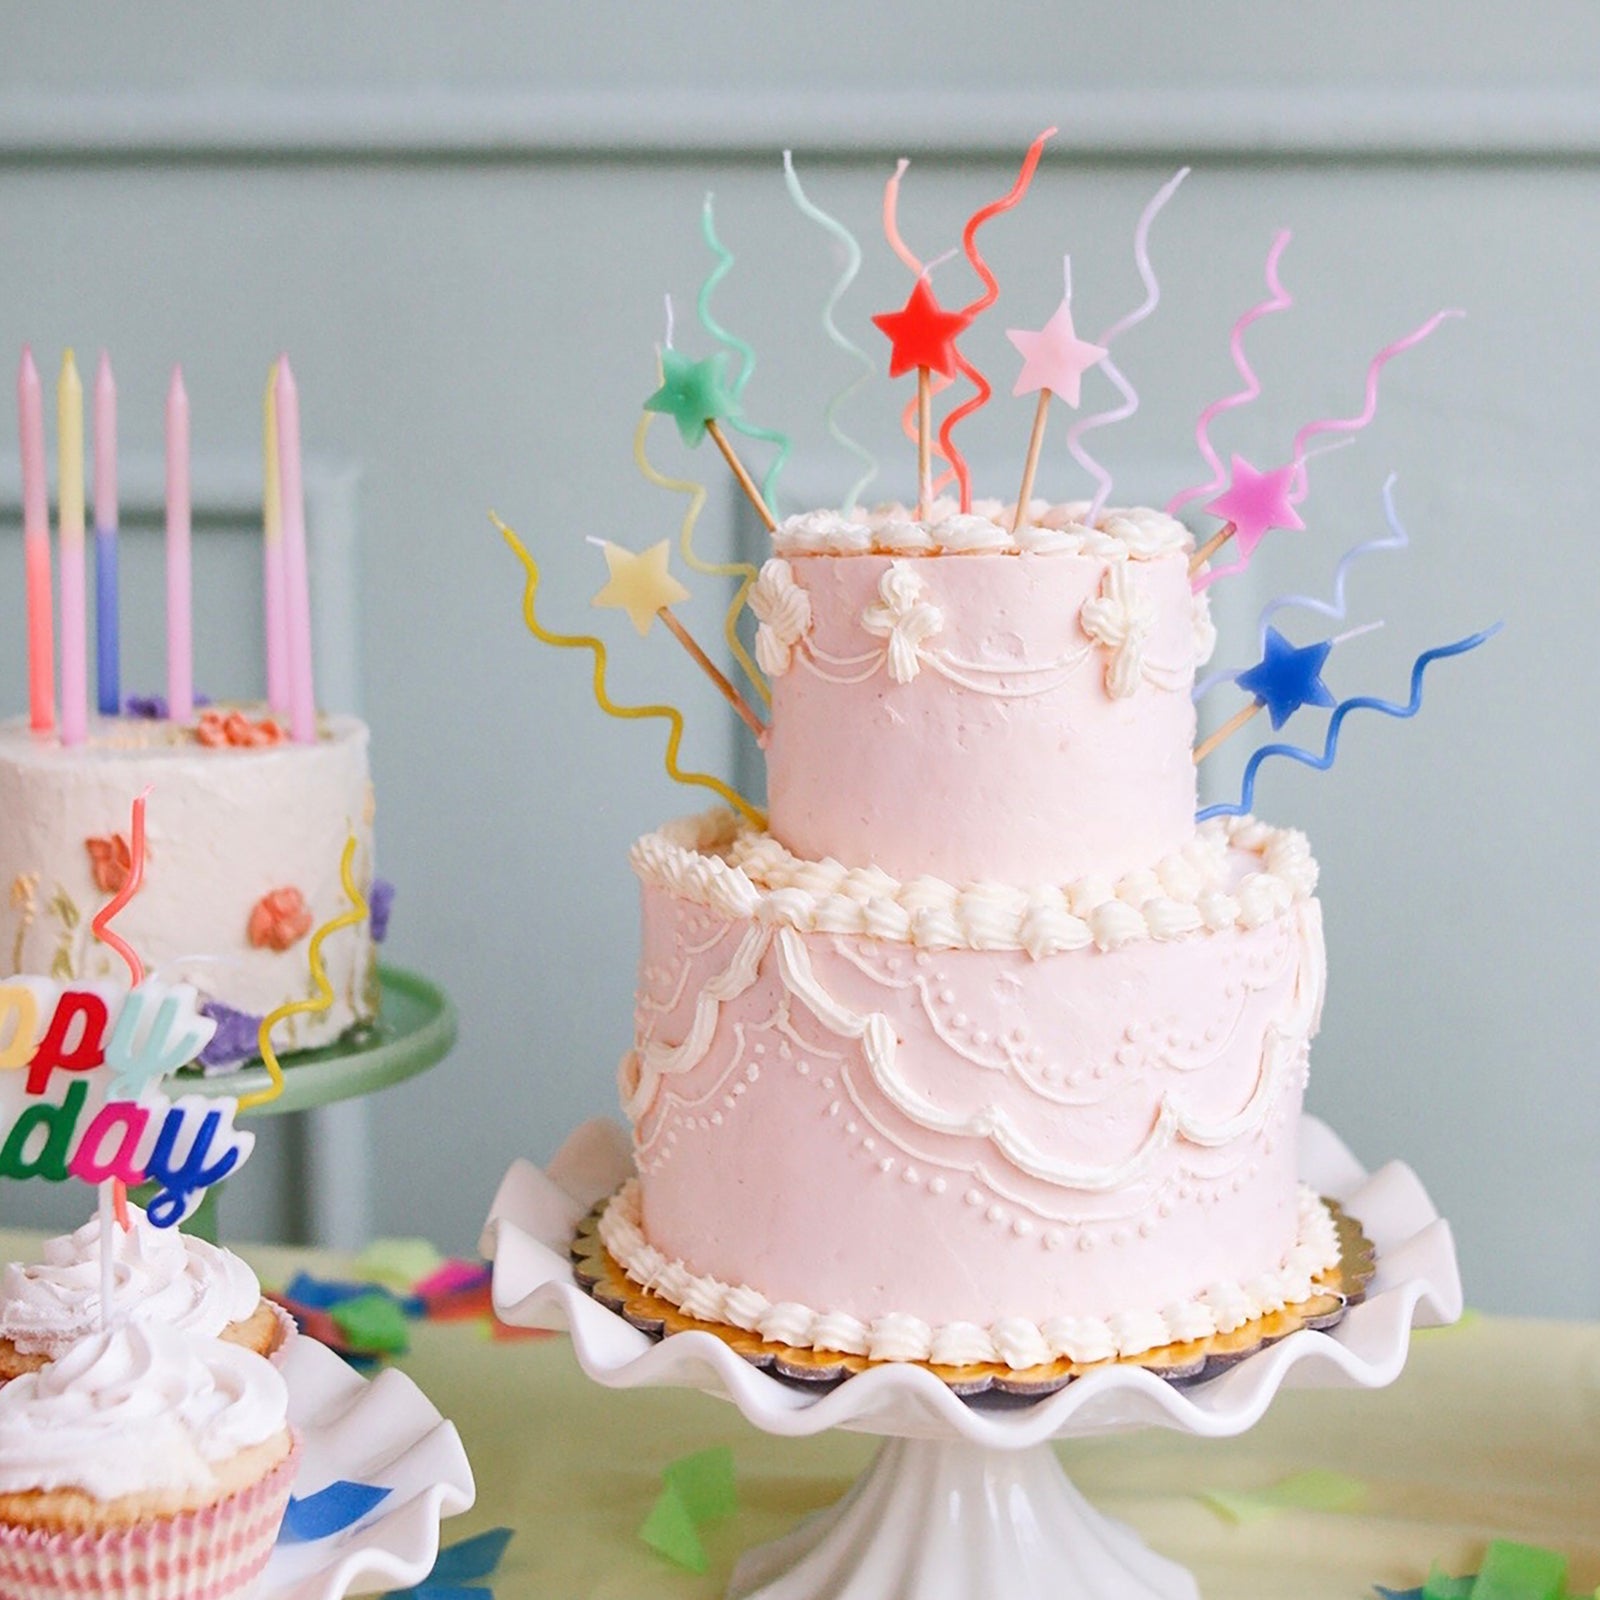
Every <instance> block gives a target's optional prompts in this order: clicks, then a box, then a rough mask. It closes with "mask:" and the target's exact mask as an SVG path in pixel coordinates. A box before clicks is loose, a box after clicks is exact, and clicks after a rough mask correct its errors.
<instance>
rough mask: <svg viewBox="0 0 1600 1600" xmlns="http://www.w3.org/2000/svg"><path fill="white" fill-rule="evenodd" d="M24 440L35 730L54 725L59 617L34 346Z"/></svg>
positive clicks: (22, 413)
mask: <svg viewBox="0 0 1600 1600" xmlns="http://www.w3.org/2000/svg"><path fill="white" fill-rule="evenodd" d="M17 417H18V429H17V431H18V433H19V434H20V436H21V444H22V553H23V564H24V570H25V574H26V584H27V595H28V722H29V726H31V727H32V728H33V730H34V732H35V733H49V732H50V731H51V730H52V729H53V728H54V727H55V725H56V677H55V673H56V668H55V651H56V646H55V621H54V618H53V616H52V614H51V603H52V602H51V595H50V479H49V476H48V474H47V473H46V470H45V464H44V391H43V390H42V389H41V388H40V387H39V369H38V368H37V367H36V366H34V364H33V351H32V350H30V349H29V348H28V347H27V346H26V345H24V346H23V347H22V365H21V366H20V367H19V368H18V370H17Z"/></svg>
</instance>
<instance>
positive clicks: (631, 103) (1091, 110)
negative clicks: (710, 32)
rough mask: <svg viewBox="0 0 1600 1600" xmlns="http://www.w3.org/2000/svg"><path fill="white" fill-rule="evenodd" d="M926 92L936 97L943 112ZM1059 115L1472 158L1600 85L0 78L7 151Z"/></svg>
mask: <svg viewBox="0 0 1600 1600" xmlns="http://www.w3.org/2000/svg"><path fill="white" fill-rule="evenodd" d="M930 106H931V109H932V114H930ZM1051 122H1055V123H1058V124H1059V125H1060V129H1061V132H1060V135H1059V138H1058V140H1057V141H1056V145H1055V148H1056V149H1057V150H1058V151H1059V152H1061V153H1063V154H1067V155H1076V156H1080V157H1087V158H1094V159H1103V160H1146V159H1148V160H1155V159H1157V158H1161V159H1163V160H1174V159H1180V158H1188V157H1196V158H1204V159H1209V160H1212V161H1217V160H1233V161H1238V162H1244V163H1248V162H1252V161H1256V160H1265V159H1274V160H1281V159H1301V160H1307V161H1344V162H1382V161H1442V162H1452V163H1460V164H1475V163H1486V162H1502V161H1528V160H1535V159H1544V158H1556V159H1565V160H1569V161H1570V160H1593V159H1596V158H1600V96H1597V95H1595V94H1594V93H1593V92H1592V91H1589V90H1580V89H1570V90H1569V89H1561V88H1541V87H1527V88H1523V87H1499V88H1497V87H1486V88H1483V89H1477V90H1466V89H1457V88H1450V87H1434V86H1419V87H1406V86H1403V85H1400V86H1392V87H1382V88H1366V89H1352V88H1344V89H1330V88H1318V87H1294V86H1291V87H1271V88H1256V87H1252V88H1245V89H1233V90H1229V89H1225V88H1220V87H1212V86H1206V87H1204V88H1201V89H1188V88H1186V89H1183V90H1178V91H1173V90H1169V89H1159V88H1155V89H1144V88H1132V87H1107V88H1096V89H1087V90H1085V89H1066V88H1063V89H1062V90H1061V92H1060V93H1059V94H1057V93H1054V92H1045V91H1040V90H1037V89H1027V90H1022V91H1008V92H1005V93H1000V92H998V91H995V92H983V93H978V92H971V91H963V92H959V93H949V92H945V93H940V94H938V95H937V96H936V97H931V96H930V95H927V94H922V93H912V92H905V91H899V92H886V93H877V94H872V95H867V94H859V93H848V92H843V91H838V90H824V91H809V90H798V89H790V90H784V91H779V92H774V93H768V94H763V93H759V92H743V93H739V94H734V93H731V92H725V93H713V94H709V95H708V94H704V93H679V92H675V91H650V92H646V93H642V94H641V93H631V92H628V93H624V92H617V91H598V92H583V93H577V92H569V91H551V92H537V91H527V92H523V91H517V92H512V91H502V90H485V91H482V92H473V91H469V90H437V89H405V90H377V91H374V90H371V89H361V88H355V87H351V88H345V89H338V90H329V89H326V88H316V89H306V90H294V91H287V90H284V91H262V90H258V89H239V90H229V91H217V90H203V91H202V90H174V91H172V92H161V93H153V92H139V93H109V94H94V95H89V94H67V95H45V94H40V93H37V92H34V91H8V92H5V93H0V163H6V164H19V163H35V162H56V163H92V162H119V161H152V160H154V161H168V162H185V161H197V162H229V161H247V160H248V161H257V160H263V159H265V160H276V161H283V162H311V161H334V162H359V161H387V162H446V161H506V162H520V161H535V160H540V159H557V160H596V161H603V160H608V159H624V158H627V159H638V158H640V157H649V156H663V157H667V156H670V157H677V158H683V157H697V156H698V157H718V158H722V159H729V158H733V159H738V158H748V159H752V160H755V159H760V160H766V159H769V158H770V156H771V154H772V152H773V151H774V150H775V149H778V148H781V147H782V146H784V145H786V144H791V145H793V146H794V148H796V149H797V150H801V151H804V152H805V153H807V154H808V155H810V156H812V157H813V158H814V159H815V158H825V159H834V160H861V159H871V160H874V161H876V160H880V159H882V158H885V157H891V156H893V155H896V154H909V155H921V156H942V157H953V156H988V155H1001V154H1004V155H1006V156H1007V157H1009V156H1011V155H1012V154H1014V153H1015V151H1016V148H1017V145H1018V143H1019V141H1020V140H1022V139H1023V138H1025V137H1027V136H1028V135H1029V134H1031V133H1032V132H1033V131H1034V130H1035V129H1037V128H1039V127H1043V126H1046V125H1048V124H1049V123H1051Z"/></svg>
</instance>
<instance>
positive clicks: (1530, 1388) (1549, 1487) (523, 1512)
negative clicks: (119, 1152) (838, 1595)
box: [0, 1236, 1600, 1600]
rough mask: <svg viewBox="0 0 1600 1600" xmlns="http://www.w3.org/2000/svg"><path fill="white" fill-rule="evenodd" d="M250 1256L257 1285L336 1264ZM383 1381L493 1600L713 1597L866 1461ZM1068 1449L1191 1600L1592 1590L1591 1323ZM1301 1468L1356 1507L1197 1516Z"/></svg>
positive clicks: (1092, 1492)
mask: <svg viewBox="0 0 1600 1600" xmlns="http://www.w3.org/2000/svg"><path fill="white" fill-rule="evenodd" d="M5 1245H6V1240H5V1239H4V1237H3V1236H0V1251H3V1250H4V1249H5ZM244 1253H245V1254H247V1255H249V1256H251V1258H252V1259H253V1260H254V1261H255V1262H256V1263H257V1265H258V1267H259V1268H260V1269H261V1271H262V1273H263V1276H264V1277H265V1278H267V1279H268V1280H269V1281H279V1282H281V1281H284V1280H285V1279H286V1278H287V1276H288V1275H289V1273H290V1272H291V1271H292V1270H293V1267H295V1266H301V1265H303V1266H305V1267H307V1268H308V1270H310V1271H312V1272H315V1273H318V1274H320V1275H325V1276H337V1274H338V1272H339V1270H340V1266H341V1263H340V1262H339V1261H338V1260H336V1259H334V1258H330V1257H325V1256H317V1257H311V1256H307V1255H304V1254H298V1255H292V1254H289V1253H287V1252H281V1251H250V1250H246V1251H245V1252H244ZM400 1365H402V1366H403V1367H404V1368H405V1370H406V1371H408V1372H409V1373H410V1374H411V1376H412V1377H413V1378H415V1379H416V1381H417V1382H418V1383H419V1384H421V1385H422V1387H423V1388H424V1389H425V1390H426V1391H427V1392H428V1394H429V1395H430V1396H431V1397H432V1399H433V1400H434V1402H435V1404H437V1405H438V1407H439V1408H440V1410H441V1411H443V1412H444V1414H445V1415H446V1416H447V1417H450V1418H451V1419H452V1420H453V1421H454V1422H455V1423H456V1425H457V1427H458V1428H459V1429H460V1431H461V1435H462V1438H463V1439H464V1440H465V1442H466V1446H467V1451H468V1453H469V1454H470V1456H471V1458H472V1464H473V1469H474V1471H475V1472H476V1474H477V1480H478V1503H477V1505H476V1506H475V1507H474V1509H473V1510H472V1511H471V1512H469V1513H468V1514H467V1515H466V1516H463V1517H459V1518H456V1519H455V1520H454V1521H452V1522H451V1523H450V1524H449V1525H448V1526H447V1528H446V1539H447V1540H452V1539H455V1538H459V1537H462V1536H464V1535H466V1534H469V1533H472V1532H476V1531H478V1530H480V1529H483V1528H487V1527H491V1526H494V1525H496V1524H505V1525H508V1526H510V1527H512V1528H514V1529H515V1530H516V1534H517V1537H516V1539H515V1541H514V1543H513V1544H512V1546H511V1549H510V1552H509V1554H508V1556H507V1558H506V1562H505V1565H504V1566H503V1568H502V1569H501V1572H500V1574H499V1575H498V1576H497V1577H496V1579H495V1580H494V1592H495V1595H496V1600H534V1597H539V1600H647V1597H648V1600H662V1597H666V1600H675V1597H676V1600H711V1597H713V1596H720V1595H721V1593H722V1590H723V1587H724V1585H725V1584H726V1582H727V1578H728V1574H729V1572H730V1571H731V1569H732V1566H733V1563H734V1560H735V1558H736V1557H737V1555H738V1554H739V1552H740V1551H741V1550H743V1549H744V1548H745V1547H747V1546H749V1545H751V1544H755V1543H759V1542H761V1541H763V1540H766V1539H770V1538H773V1537H776V1536H777V1535H778V1534H781V1533H783V1532H785V1531H786V1530H787V1529H789V1528H790V1527H792V1526H793V1525H794V1523H795V1522H796V1521H797V1520H798V1519H799V1518H801V1517H803V1516H804V1515H806V1514H807V1513H808V1512H811V1511H815V1510H817V1509H819V1508H821V1507H822V1506H825V1505H827V1504H828V1503H829V1502H830V1501H832V1500H834V1499H836V1498H838V1496H840V1495H841V1494H843V1493H844V1492H845V1491H846V1490H847V1489H848V1488H849V1486H850V1483H851V1481H852V1479H853V1478H854V1476H855V1475H856V1473H858V1472H859V1471H860V1470H861V1468H862V1467H863V1466H864V1465H865V1464H866V1462H867V1461H868V1459H869V1458H870V1456H871V1453H872V1451H873V1449H874V1447H875V1442H874V1441H873V1440H871V1439H868V1438H864V1437H860V1436H857V1435H851V1434H842V1433H840V1434H829V1435H825V1436H823V1437H821V1438H816V1439H805V1440H796V1441H788V1440H781V1439H772V1438H768V1437H767V1436H765V1435H764V1434H761V1433H758V1432H756V1430H755V1429H753V1428H751V1427H749V1426H748V1425H747V1424H746V1423H745V1422H744V1421H743V1420H742V1419H741V1418H740V1417H739V1415H738V1413H737V1412H736V1411H735V1410H734V1408H733V1407H732V1406H731V1405H728V1404H726V1403H724V1402H722V1401H718V1400H714V1399H711V1398H709V1397H707V1396H703V1395H698V1394H692V1393H688V1392H684V1391H679V1390H662V1389H645V1390H635V1391H632V1392H614V1391H610V1390H606V1389H602V1388H600V1387H599V1386H598V1385H595V1384H592V1383H590V1382H589V1381H588V1380H586V1379H585V1378H584V1377H583V1375H582V1373H581V1372H580V1371H579V1370H578V1367H577V1364H576V1363H575V1362H574V1360H573V1358H572V1351H571V1348H570V1346H569V1345H568V1343H567V1341H566V1340H565V1339H564V1338H561V1337H553V1338H550V1339H547V1340H541V1341H538V1342H528V1343H514V1344H501V1343H491V1342H490V1341H489V1340H488V1339H487V1338H486V1337H485V1336H484V1333H483V1331H482V1329H481V1328H479V1327H476V1326H474V1325H472V1324H419V1325H417V1326H416V1328H415V1330H414V1343H413V1347H412V1350H411V1353H410V1354H409V1355H408V1356H407V1357H406V1358H405V1359H404V1360H403V1361H402V1362H401V1363H400ZM713 1444H727V1445H731V1446H732V1449H733V1453H734V1460H735V1464H736V1469H737V1474H738V1485H739V1495H740V1501H741V1506H740V1510H739V1512H738V1513H737V1515H736V1516H734V1517H732V1518H731V1519H729V1520H727V1521H726V1522H723V1523H721V1524H713V1525H711V1526H710V1527H709V1528H708V1529H707V1530H706V1545H707V1549H708V1551H709V1553H710V1556H711V1570H710V1572H709V1573H708V1574H706V1575H705V1576H703V1577H700V1576H694V1575H692V1574H689V1573H685V1572H682V1571H679V1570H678V1569H676V1568H673V1567H671V1566H668V1565H667V1564H666V1563H665V1562H663V1561H662V1560H660V1559H659V1558H658V1557H656V1556H655V1555H653V1554H652V1553H651V1552H650V1551H649V1550H648V1549H646V1548H645V1546H644V1545H642V1544H641V1543H640V1542H639V1540H638V1538H637V1531H638V1528H639V1524H640V1523H641V1522H642V1521H643V1520H644V1517H645V1515H646V1513H647V1512H648V1511H649V1509H650V1506H651V1504H652V1503H653V1501H654V1499H655V1497H656V1494H657V1492H658V1490H659V1488H660V1474H661V1469H662V1468H663V1467H664V1466H665V1465H666V1464H667V1463H668V1462H670V1461H672V1460H674V1459H675V1458H676V1457H678V1456H680V1455H683V1454H686V1453H687V1452H689V1451H692V1450H697V1449H702V1448H704V1447H706V1446H708V1445H713ZM1062 1453H1063V1457H1064V1459H1065V1460H1066V1461H1067V1464H1068V1470H1069V1471H1070V1473H1071V1475H1072V1477H1073V1480H1074V1481H1075V1482H1076V1483H1077V1485H1078V1486H1079V1488H1081V1489H1082V1490H1083V1491H1084V1492H1085V1493H1086V1494H1087V1495H1088V1496H1089V1498H1090V1499H1091V1500H1093V1501H1094V1502H1095V1504H1096V1505H1098V1506H1099V1507H1101V1508H1102V1509H1103V1510H1105V1511H1108V1512H1110V1513H1111V1514H1113V1515H1115V1516H1118V1517H1121V1518H1123V1519H1124V1520H1125V1521H1127V1522H1130V1523H1132V1524H1133V1525H1134V1526H1135V1527H1136V1528H1138V1529H1139V1531H1140V1532H1141V1533H1142V1534H1143V1535H1144V1536H1145V1538H1146V1539H1147V1540H1148V1541H1149V1542H1150V1543H1151V1544H1152V1545H1154V1546H1155V1547H1156V1548H1157V1549H1159V1550H1161V1551H1162V1552H1163V1553H1164V1554H1166V1555H1169V1556H1172V1557H1173V1558H1175V1559H1176V1560H1178V1561H1181V1562H1183V1563H1185V1564H1186V1565H1187V1566H1189V1567H1191V1568H1192V1569H1193V1570H1194V1571H1195V1572H1196V1573H1197V1574H1198V1576H1199V1579H1200V1585H1201V1589H1202V1592H1203V1594H1204V1595H1205V1596H1206V1597H1207V1600H1357V1597H1364V1596H1369V1595H1370V1586H1371V1584H1372V1583H1373V1582H1374V1581H1375V1580H1376V1581H1378V1582H1382V1583H1386V1584H1390V1585H1393V1586H1397V1587H1404V1586H1409V1585H1413V1584H1418V1583H1420V1582H1421V1581H1422V1579H1423V1578H1424V1576H1425V1575H1426V1573H1427V1569H1428V1565H1429V1563H1430V1562H1431V1561H1432V1560H1433V1559H1434V1558H1436V1557H1438V1558H1441V1559H1442V1560H1443V1561H1444V1564H1445V1565H1446V1567H1447V1568H1449V1569H1450V1570H1452V1571H1456V1572H1460V1571H1466V1570H1469V1569H1471V1568H1472V1567H1474V1566H1475V1564H1476V1562H1477V1561H1478V1559H1479V1557H1480V1556H1481V1555H1482V1552H1483V1546H1484V1544H1485V1543H1486V1541H1487V1540H1488V1539H1490V1538H1491V1537H1495V1536H1506V1537H1511V1538H1517V1539H1522V1540H1527V1541H1530V1542H1532V1543H1535V1544H1542V1545H1549V1546H1552V1547H1556V1548H1559V1549H1562V1550H1564V1551H1565V1552H1566V1553H1567V1555H1568V1556H1569V1557H1570V1558H1571V1561H1572V1583H1571V1586H1572V1588H1573V1590H1574V1591H1575V1592H1579V1593H1585V1594H1586V1593H1588V1592H1589V1591H1590V1590H1592V1589H1593V1588H1594V1587H1595V1586H1596V1585H1597V1584H1600V1326H1594V1325H1575V1324H1562V1323H1551V1322H1532V1321H1512V1320H1507V1319H1500V1318H1480V1319H1474V1320H1471V1321H1469V1322H1468V1323H1467V1324H1466V1325H1464V1326H1462V1327H1460V1328H1456V1329H1450V1330H1443V1331H1438V1332H1429V1333H1424V1334H1421V1335H1419V1336H1418V1338H1417V1339H1416V1341H1415V1342H1414V1344H1413V1347H1412V1353H1411V1360H1410V1364H1409V1366H1408V1368H1407V1370H1406V1372H1405V1374H1404V1375H1403V1376H1402V1377H1401V1379H1400V1381H1399V1382H1398V1383H1396V1384H1395V1385H1394V1386H1393V1387H1392V1388H1390V1389H1387V1390H1384V1391H1381V1392H1378V1393H1366V1392H1361V1391H1356V1390H1330V1391H1324V1392H1309V1393H1287V1394H1284V1395H1282V1396H1280V1398H1279V1399H1278V1401H1277V1402H1276V1403H1275V1404H1274V1406H1273V1408H1272V1410H1271V1411H1270V1412H1269V1413H1268V1415H1267V1417H1266V1419H1265V1420H1264V1421H1263V1422H1262V1423H1261V1424H1260V1425H1259V1426H1258V1427H1256V1428H1255V1429H1253V1430H1252V1431H1251V1432H1250V1433H1248V1434H1245V1435H1244V1436H1243V1437H1241V1438H1238V1439H1229V1440H1221V1441H1208V1440H1200V1439H1190V1438H1186V1437H1181V1436H1179V1435H1177V1434H1172V1433H1168V1432H1166V1431H1163V1430H1152V1431H1149V1432H1145V1433H1140V1434H1136V1435H1129V1436H1125V1437H1120V1438H1111V1439H1103V1440H1096V1441H1092V1442H1086V1443H1082V1444H1072V1445H1067V1446H1063V1447H1062ZM1312 1467H1320V1468H1328V1469H1332V1470H1334V1471H1337V1472H1341V1473H1347V1474H1352V1475H1354V1476H1356V1477H1358V1478H1360V1479H1362V1480H1363V1481H1364V1482H1365V1484H1366V1485H1367V1493H1366V1496H1365V1500H1364V1503H1363V1504H1362V1506H1361V1508H1360V1509H1359V1510H1357V1511H1355V1512H1351V1513H1342V1512H1341V1513H1335V1512H1312V1511H1300V1510H1291V1511H1284V1512H1279V1513H1276V1514H1274V1515H1272V1516H1270V1517H1267V1518H1263V1519H1260V1520H1257V1521H1253V1522H1249V1523H1246V1524H1244V1525H1242V1526H1236V1525H1233V1524H1231V1523H1229V1522H1227V1521H1225V1520H1223V1518H1222V1517H1221V1516H1219V1515H1218V1513H1217V1512H1216V1511H1214V1510H1212V1509H1211V1508H1210V1507H1209V1506H1207V1505H1206V1504H1204V1503H1203V1502H1202V1501H1201V1500H1200V1499H1198V1498H1197V1494H1198V1493H1201V1492H1204V1491H1206V1490H1213V1489H1220V1488H1233V1489H1244V1490H1252V1489H1264V1488H1267V1487H1270V1486H1271V1485H1273V1484H1275V1483H1278V1482H1280V1481H1282V1480H1283V1479H1285V1478H1287V1477H1289V1476H1290V1475H1291V1474H1294V1473H1297V1472H1302V1471H1304V1470H1306V1469H1307V1468H1312ZM983 1600H1004V1597H988V1596H985V1597H983Z"/></svg>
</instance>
